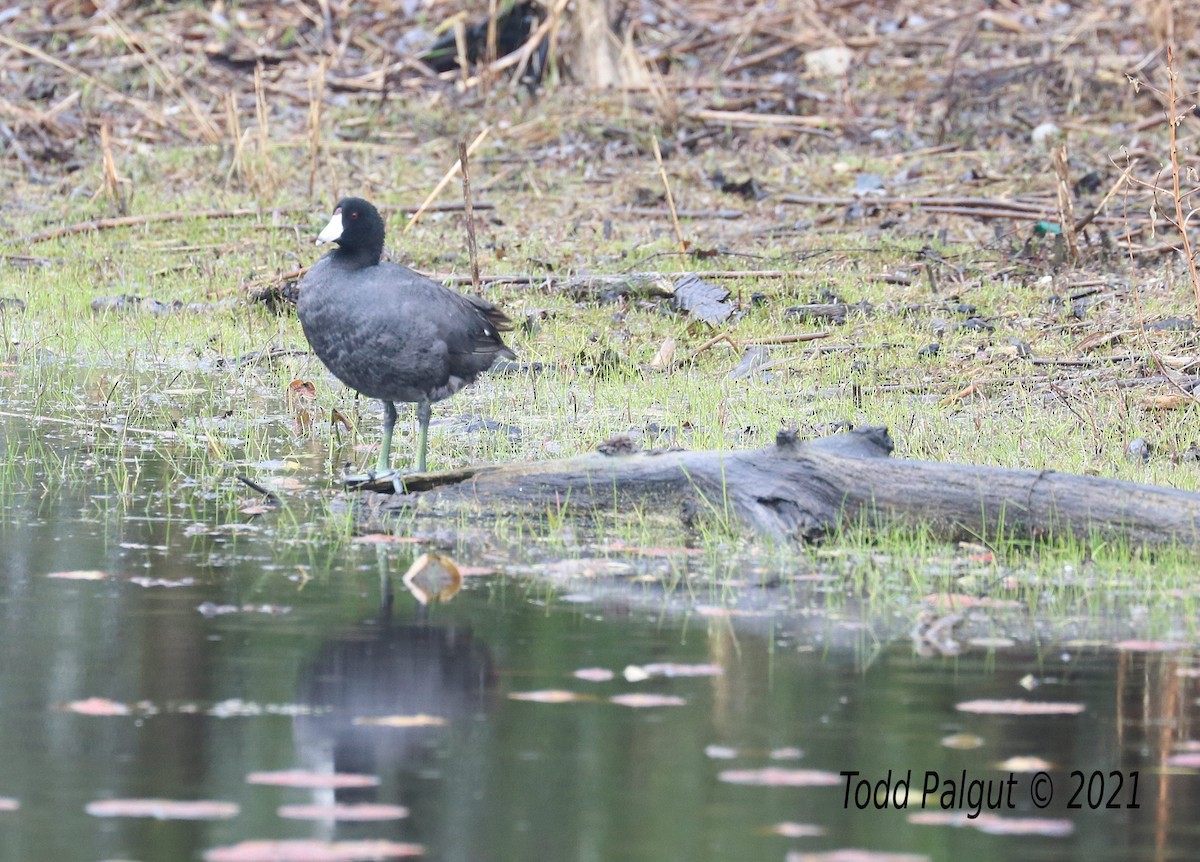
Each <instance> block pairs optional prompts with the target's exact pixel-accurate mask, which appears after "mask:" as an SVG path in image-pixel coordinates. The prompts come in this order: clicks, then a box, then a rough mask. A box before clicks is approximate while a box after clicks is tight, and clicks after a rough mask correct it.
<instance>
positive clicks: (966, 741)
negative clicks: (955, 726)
mask: <svg viewBox="0 0 1200 862" xmlns="http://www.w3.org/2000/svg"><path fill="white" fill-rule="evenodd" d="M942 745H944V746H946V748H953V749H956V750H958V751H969V750H971V749H972V748H979V747H980V746H981V745H983V737H982V736H977V735H976V734H974V733H952V734H950V735H949V736H943V737H942Z"/></svg>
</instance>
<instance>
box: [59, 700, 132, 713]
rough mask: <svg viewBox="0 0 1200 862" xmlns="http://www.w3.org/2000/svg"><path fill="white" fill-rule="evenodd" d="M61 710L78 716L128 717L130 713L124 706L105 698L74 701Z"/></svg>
mask: <svg viewBox="0 0 1200 862" xmlns="http://www.w3.org/2000/svg"><path fill="white" fill-rule="evenodd" d="M63 709H65V710H66V711H67V712H77V713H79V714H80V715H129V713H130V712H131V711H132V710H130V708H129V707H128V706H127V705H126V704H123V703H118V702H117V701H115V700H109V699H108V698H106V697H89V698H88V699H87V700H74V701H71V702H70V703H68V704H66V705H65V706H63Z"/></svg>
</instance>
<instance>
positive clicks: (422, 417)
mask: <svg viewBox="0 0 1200 862" xmlns="http://www.w3.org/2000/svg"><path fill="white" fill-rule="evenodd" d="M432 416H433V407H431V406H430V404H429V402H428V401H422V402H420V403H419V404H417V422H418V423H420V426H421V431H420V437H419V438H418V440H417V472H418V473H424V472H425V448H426V444H427V443H428V442H429V420H430V418H431V417H432Z"/></svg>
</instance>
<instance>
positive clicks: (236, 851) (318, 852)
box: [204, 838, 425, 862]
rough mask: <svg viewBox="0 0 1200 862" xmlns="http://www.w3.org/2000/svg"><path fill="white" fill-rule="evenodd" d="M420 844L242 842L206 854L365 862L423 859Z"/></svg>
mask: <svg viewBox="0 0 1200 862" xmlns="http://www.w3.org/2000/svg"><path fill="white" fill-rule="evenodd" d="M424 853H425V848H424V847H422V846H421V845H420V844H400V843H397V842H395V841H317V840H310V839H305V838H300V839H292V840H285V841H243V842H241V843H240V844H232V845H230V846H228V847H214V848H212V849H211V850H205V851H204V860H205V862H366V860H372V859H403V858H406V857H409V856H421V855H424Z"/></svg>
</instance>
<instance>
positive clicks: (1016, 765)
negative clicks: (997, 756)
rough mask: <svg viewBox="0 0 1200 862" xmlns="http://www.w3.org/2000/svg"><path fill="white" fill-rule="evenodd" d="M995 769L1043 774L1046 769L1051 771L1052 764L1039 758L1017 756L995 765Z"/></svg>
mask: <svg viewBox="0 0 1200 862" xmlns="http://www.w3.org/2000/svg"><path fill="white" fill-rule="evenodd" d="M996 768H997V769H1003V770H1004V771H1005V772H1044V771H1045V770H1047V769H1053V768H1054V764H1052V763H1051V762H1050V761H1048V760H1042V758H1040V757H1033V756H1031V755H1025V756H1020V755H1017V756H1014V757H1010V758H1009V759H1008V760H1005V761H1002V762H1000V763H997V764H996Z"/></svg>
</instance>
